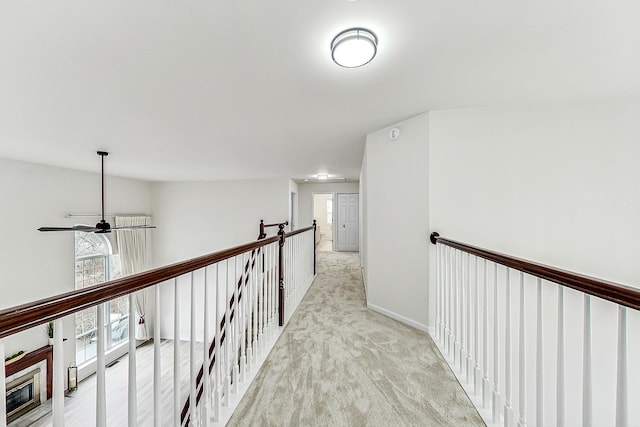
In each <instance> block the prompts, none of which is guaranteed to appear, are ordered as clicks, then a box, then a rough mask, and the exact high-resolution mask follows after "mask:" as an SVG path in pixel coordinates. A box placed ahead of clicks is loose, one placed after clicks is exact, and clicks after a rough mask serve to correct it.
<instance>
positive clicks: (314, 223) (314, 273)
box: [312, 219, 317, 276]
mask: <svg viewBox="0 0 640 427" xmlns="http://www.w3.org/2000/svg"><path fill="white" fill-rule="evenodd" d="M316 228H317V225H316V220H315V219H314V220H313V243H312V245H313V275H314V276H315V275H316Z"/></svg>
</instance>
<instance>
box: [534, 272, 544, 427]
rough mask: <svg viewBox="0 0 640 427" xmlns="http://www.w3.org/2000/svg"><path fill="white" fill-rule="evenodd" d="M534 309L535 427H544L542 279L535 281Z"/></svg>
mask: <svg viewBox="0 0 640 427" xmlns="http://www.w3.org/2000/svg"><path fill="white" fill-rule="evenodd" d="M537 297H538V304H537V308H536V312H537V313H536V316H537V317H536V322H537V324H536V341H537V345H536V425H539V426H541V425H544V362H543V360H544V359H543V355H544V347H543V342H544V341H543V325H542V279H540V278H538V280H537Z"/></svg>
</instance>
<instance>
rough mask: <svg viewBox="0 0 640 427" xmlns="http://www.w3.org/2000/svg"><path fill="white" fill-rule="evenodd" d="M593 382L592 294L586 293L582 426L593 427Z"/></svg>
mask: <svg viewBox="0 0 640 427" xmlns="http://www.w3.org/2000/svg"><path fill="white" fill-rule="evenodd" d="M591 406H592V384H591V296H589V295H588V294H584V340H583V350H582V426H583V427H591V426H592V425H593V418H592V413H591Z"/></svg>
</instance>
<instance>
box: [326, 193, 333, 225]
mask: <svg viewBox="0 0 640 427" xmlns="http://www.w3.org/2000/svg"><path fill="white" fill-rule="evenodd" d="M332 223H333V199H328V200H327V225H331V224H332Z"/></svg>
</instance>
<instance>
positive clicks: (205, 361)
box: [201, 267, 211, 426]
mask: <svg viewBox="0 0 640 427" xmlns="http://www.w3.org/2000/svg"><path fill="white" fill-rule="evenodd" d="M202 309H203V315H204V339H203V340H202V341H203V343H202V349H203V355H202V400H201V402H202V403H201V405H202V421H203V424H204V425H205V426H208V425H209V410H210V404H209V402H210V399H209V396H210V395H211V394H210V393H211V392H210V390H209V389H210V388H209V379H210V378H211V375H210V374H209V366H211V353H210V352H209V348H210V346H209V339H210V337H211V328H210V325H209V324H210V322H211V319H210V316H209V268H208V267H205V269H204V306H203V308H202Z"/></svg>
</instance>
